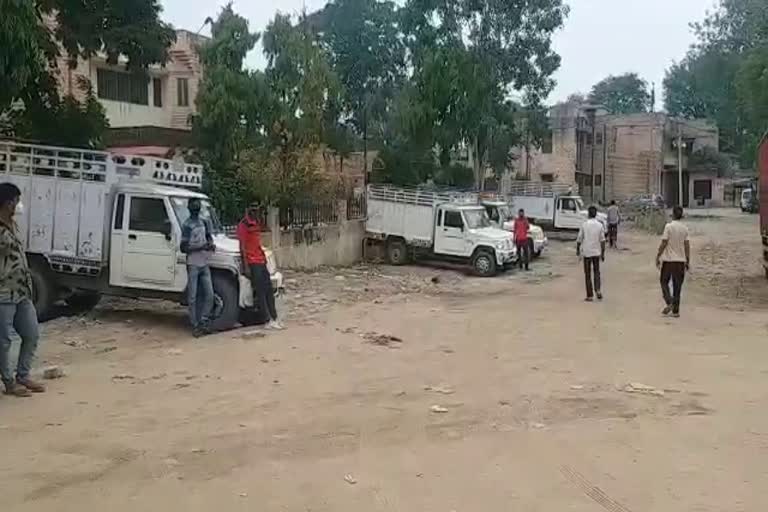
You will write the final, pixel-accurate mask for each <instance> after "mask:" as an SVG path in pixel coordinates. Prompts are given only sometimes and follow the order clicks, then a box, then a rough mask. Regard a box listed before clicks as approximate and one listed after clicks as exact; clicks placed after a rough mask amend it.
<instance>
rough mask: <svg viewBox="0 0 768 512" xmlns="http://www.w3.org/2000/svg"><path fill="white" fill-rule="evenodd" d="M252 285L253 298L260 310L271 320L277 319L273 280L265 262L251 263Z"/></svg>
mask: <svg viewBox="0 0 768 512" xmlns="http://www.w3.org/2000/svg"><path fill="white" fill-rule="evenodd" d="M251 286H252V287H253V298H254V299H256V300H255V305H256V306H258V308H259V312H260V313H261V315H262V316H264V318H265V319H266V320H267V321H269V320H270V319H272V320H277V309H276V308H275V294H274V292H273V291H272V280H271V279H270V278H269V270H267V265H266V264H265V263H260V264H255V265H251Z"/></svg>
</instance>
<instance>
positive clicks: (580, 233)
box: [576, 226, 584, 244]
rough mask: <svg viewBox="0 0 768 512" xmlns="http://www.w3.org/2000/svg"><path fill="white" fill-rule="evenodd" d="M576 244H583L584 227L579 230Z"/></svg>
mask: <svg viewBox="0 0 768 512" xmlns="http://www.w3.org/2000/svg"><path fill="white" fill-rule="evenodd" d="M576 243H577V244H581V243H584V226H581V227H580V228H579V236H577V237H576Z"/></svg>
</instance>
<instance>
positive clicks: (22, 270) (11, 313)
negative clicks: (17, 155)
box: [0, 183, 45, 397]
mask: <svg viewBox="0 0 768 512" xmlns="http://www.w3.org/2000/svg"><path fill="white" fill-rule="evenodd" d="M17 211H21V191H20V190H19V188H18V187H17V186H16V185H14V184H13V183H0V376H1V377H2V379H3V384H4V386H5V394H6V395H12V396H20V397H26V396H30V394H31V393H42V392H44V391H45V386H43V385H42V384H40V383H38V382H35V381H34V380H32V379H31V378H30V377H29V373H30V370H31V368H32V360H33V359H34V357H35V352H36V351H37V342H38V340H39V338H40V330H39V328H38V325H37V311H35V305H34V304H33V303H32V274H30V272H29V265H28V264H27V255H26V253H25V252H24V245H23V244H22V243H21V240H20V239H19V235H18V229H17V227H16V222H15V219H14V217H15V215H16V212H17ZM13 331H16V333H17V334H18V335H19V337H20V338H21V347H20V348H19V360H18V363H17V365H16V376H15V378H14V375H13V371H12V370H11V361H10V351H11V333H12V332H13Z"/></svg>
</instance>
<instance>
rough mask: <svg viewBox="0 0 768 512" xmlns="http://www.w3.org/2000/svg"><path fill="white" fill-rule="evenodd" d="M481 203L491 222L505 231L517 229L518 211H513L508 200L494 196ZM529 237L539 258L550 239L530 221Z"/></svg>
mask: <svg viewBox="0 0 768 512" xmlns="http://www.w3.org/2000/svg"><path fill="white" fill-rule="evenodd" d="M480 204H482V205H483V206H484V207H485V211H486V212H487V213H488V218H490V219H491V223H492V224H493V225H494V226H496V227H499V228H502V229H504V230H505V231H511V232H514V231H515V218H516V216H517V214H516V213H513V211H512V209H510V207H509V205H508V204H507V203H506V201H502V200H500V199H494V198H483V199H481V200H480ZM528 239H529V240H530V242H531V253H532V254H533V255H534V256H536V257H537V258H538V257H539V256H541V253H542V252H544V248H546V247H547V244H548V243H549V241H548V240H547V237H546V236H545V235H544V230H543V229H541V228H540V227H539V226H537V225H535V224H533V223H530V227H529V228H528Z"/></svg>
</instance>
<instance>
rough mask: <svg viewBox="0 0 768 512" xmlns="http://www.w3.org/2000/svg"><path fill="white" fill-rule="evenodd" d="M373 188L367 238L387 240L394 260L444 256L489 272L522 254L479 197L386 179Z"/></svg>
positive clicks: (395, 262) (396, 262)
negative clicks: (390, 182) (395, 184)
mask: <svg viewBox="0 0 768 512" xmlns="http://www.w3.org/2000/svg"><path fill="white" fill-rule="evenodd" d="M367 193H368V198H367V199H368V219H367V221H366V238H367V239H368V240H369V241H374V242H377V243H382V244H384V247H385V250H386V255H387V260H388V261H389V262H390V263H391V264H393V265H403V264H405V263H408V261H409V260H410V259H412V258H419V257H423V258H439V259H444V260H448V261H455V262H461V263H468V264H470V265H472V268H473V269H474V271H475V273H476V274H477V275H479V276H483V277H488V276H493V275H495V274H496V273H497V271H498V270H499V269H502V268H503V267H504V266H505V265H508V264H510V263H513V262H514V261H515V259H516V251H515V247H514V243H513V241H512V236H511V234H510V233H509V232H507V231H504V230H503V229H499V228H497V227H494V226H493V225H492V224H491V222H490V220H489V219H488V215H487V214H486V211H485V208H484V207H483V206H482V205H480V204H478V203H477V201H476V197H475V198H474V200H472V199H467V198H466V197H461V196H460V195H457V194H452V193H445V192H433V191H429V190H422V189H412V188H399V187H390V186H384V185H369V186H368V191H367Z"/></svg>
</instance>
